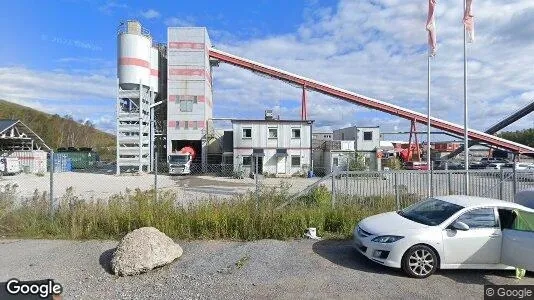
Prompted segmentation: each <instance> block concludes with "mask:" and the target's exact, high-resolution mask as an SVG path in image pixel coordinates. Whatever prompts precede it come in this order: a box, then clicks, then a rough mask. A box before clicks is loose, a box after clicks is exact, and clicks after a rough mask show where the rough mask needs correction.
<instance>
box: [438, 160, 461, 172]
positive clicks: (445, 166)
mask: <svg viewBox="0 0 534 300" xmlns="http://www.w3.org/2000/svg"><path fill="white" fill-rule="evenodd" d="M435 169H436V170H463V169H464V164H463V163H459V162H455V161H449V162H446V161H441V162H439V164H437V165H436V167H435Z"/></svg>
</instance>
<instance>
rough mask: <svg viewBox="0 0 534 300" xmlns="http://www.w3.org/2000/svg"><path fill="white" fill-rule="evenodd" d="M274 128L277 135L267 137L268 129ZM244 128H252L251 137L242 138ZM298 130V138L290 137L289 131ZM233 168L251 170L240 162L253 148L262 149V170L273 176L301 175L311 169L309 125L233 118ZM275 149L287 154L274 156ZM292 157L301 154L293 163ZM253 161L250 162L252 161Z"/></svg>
mask: <svg viewBox="0 0 534 300" xmlns="http://www.w3.org/2000/svg"><path fill="white" fill-rule="evenodd" d="M275 128H276V129H277V137H276V138H269V129H275ZM243 129H251V130H252V136H251V137H250V138H246V137H243ZM293 129H299V130H300V138H293V137H292V130H293ZM233 133H234V137H233V146H234V168H235V170H236V171H239V170H244V171H245V174H248V173H250V172H252V166H244V165H243V157H250V156H252V154H253V150H254V149H263V155H264V156H263V164H262V166H263V173H264V174H265V173H268V174H276V175H288V176H289V175H295V174H304V173H305V172H307V171H308V170H309V169H310V164H311V157H310V154H311V153H310V150H311V140H310V134H311V124H307V122H301V121H295V122H287V121H285V122H284V121H282V122H280V121H262V120H260V121H238V120H236V121H233ZM277 149H286V151H287V156H285V155H281V156H280V155H276V153H277ZM292 157H300V163H299V164H298V165H292ZM252 163H253V161H252Z"/></svg>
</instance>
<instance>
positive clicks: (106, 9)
mask: <svg viewBox="0 0 534 300" xmlns="http://www.w3.org/2000/svg"><path fill="white" fill-rule="evenodd" d="M125 8H128V5H127V4H125V3H121V2H117V1H113V0H108V1H106V2H105V3H104V4H102V5H100V6H99V7H98V10H100V11H101V12H103V13H105V14H107V15H110V14H112V13H113V12H114V11H115V10H117V9H125Z"/></svg>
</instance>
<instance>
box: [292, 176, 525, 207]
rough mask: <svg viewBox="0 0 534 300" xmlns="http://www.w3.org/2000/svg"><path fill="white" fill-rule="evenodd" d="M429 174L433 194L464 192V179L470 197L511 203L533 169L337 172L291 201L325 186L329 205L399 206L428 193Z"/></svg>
mask: <svg viewBox="0 0 534 300" xmlns="http://www.w3.org/2000/svg"><path fill="white" fill-rule="evenodd" d="M467 174H469V175H468V176H466V175H467ZM428 176H431V183H432V185H431V195H432V196H447V195H465V194H466V192H465V186H466V185H465V180H466V178H468V180H469V191H470V193H469V195H470V196H479V197H488V198H494V199H501V200H504V201H511V202H513V201H514V195H515V194H516V193H517V192H518V191H521V190H525V189H534V170H525V171H519V170H517V171H516V170H512V169H509V170H508V169H507V170H469V171H465V170H446V171H445V170H440V171H432V172H430V171H376V172H368V171H366V172H360V171H358V172H353V171H337V172H333V173H330V174H328V175H326V176H325V177H323V178H322V179H321V180H319V181H317V182H315V183H313V184H311V185H309V186H308V187H306V188H305V189H304V190H302V191H301V192H299V193H296V194H294V195H293V197H291V200H290V201H293V200H295V199H297V198H299V197H302V196H304V195H306V194H308V193H309V192H310V191H312V190H313V189H314V188H317V187H318V186H319V185H324V186H326V187H327V188H328V189H329V190H330V191H331V193H332V205H335V204H336V203H339V202H347V201H350V202H354V201H356V202H357V201H360V200H361V199H363V198H374V197H376V198H379V199H386V198H387V199H389V201H394V202H395V206H396V207H397V209H401V208H403V207H405V206H407V205H409V204H411V203H413V202H415V201H418V200H420V199H422V198H424V197H426V196H427V194H428V181H427V180H428Z"/></svg>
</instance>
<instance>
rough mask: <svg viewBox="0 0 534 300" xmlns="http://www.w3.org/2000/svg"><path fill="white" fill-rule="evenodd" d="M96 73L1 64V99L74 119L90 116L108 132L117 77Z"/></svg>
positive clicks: (113, 113)
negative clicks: (46, 69) (36, 68)
mask: <svg viewBox="0 0 534 300" xmlns="http://www.w3.org/2000/svg"><path fill="white" fill-rule="evenodd" d="M64 61H65V62H73V61H75V59H74V60H73V59H66V60H64ZM98 73H99V71H97V70H93V74H87V73H86V72H83V73H71V72H66V71H37V70H33V69H29V68H24V67H0V81H1V82H2V85H0V99H4V100H7V101H10V102H14V103H17V104H21V105H25V106H29V107H32V108H35V109H38V110H40V111H44V112H47V113H51V114H58V115H61V116H63V115H67V114H68V115H71V116H73V117H74V119H75V120H91V121H92V122H93V123H95V124H96V125H97V127H99V128H100V129H104V130H106V131H108V132H111V131H113V129H114V126H113V122H110V120H113V118H114V115H115V99H116V86H115V85H116V80H115V79H114V78H113V77H111V76H104V75H98ZM104 73H105V72H104Z"/></svg>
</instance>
